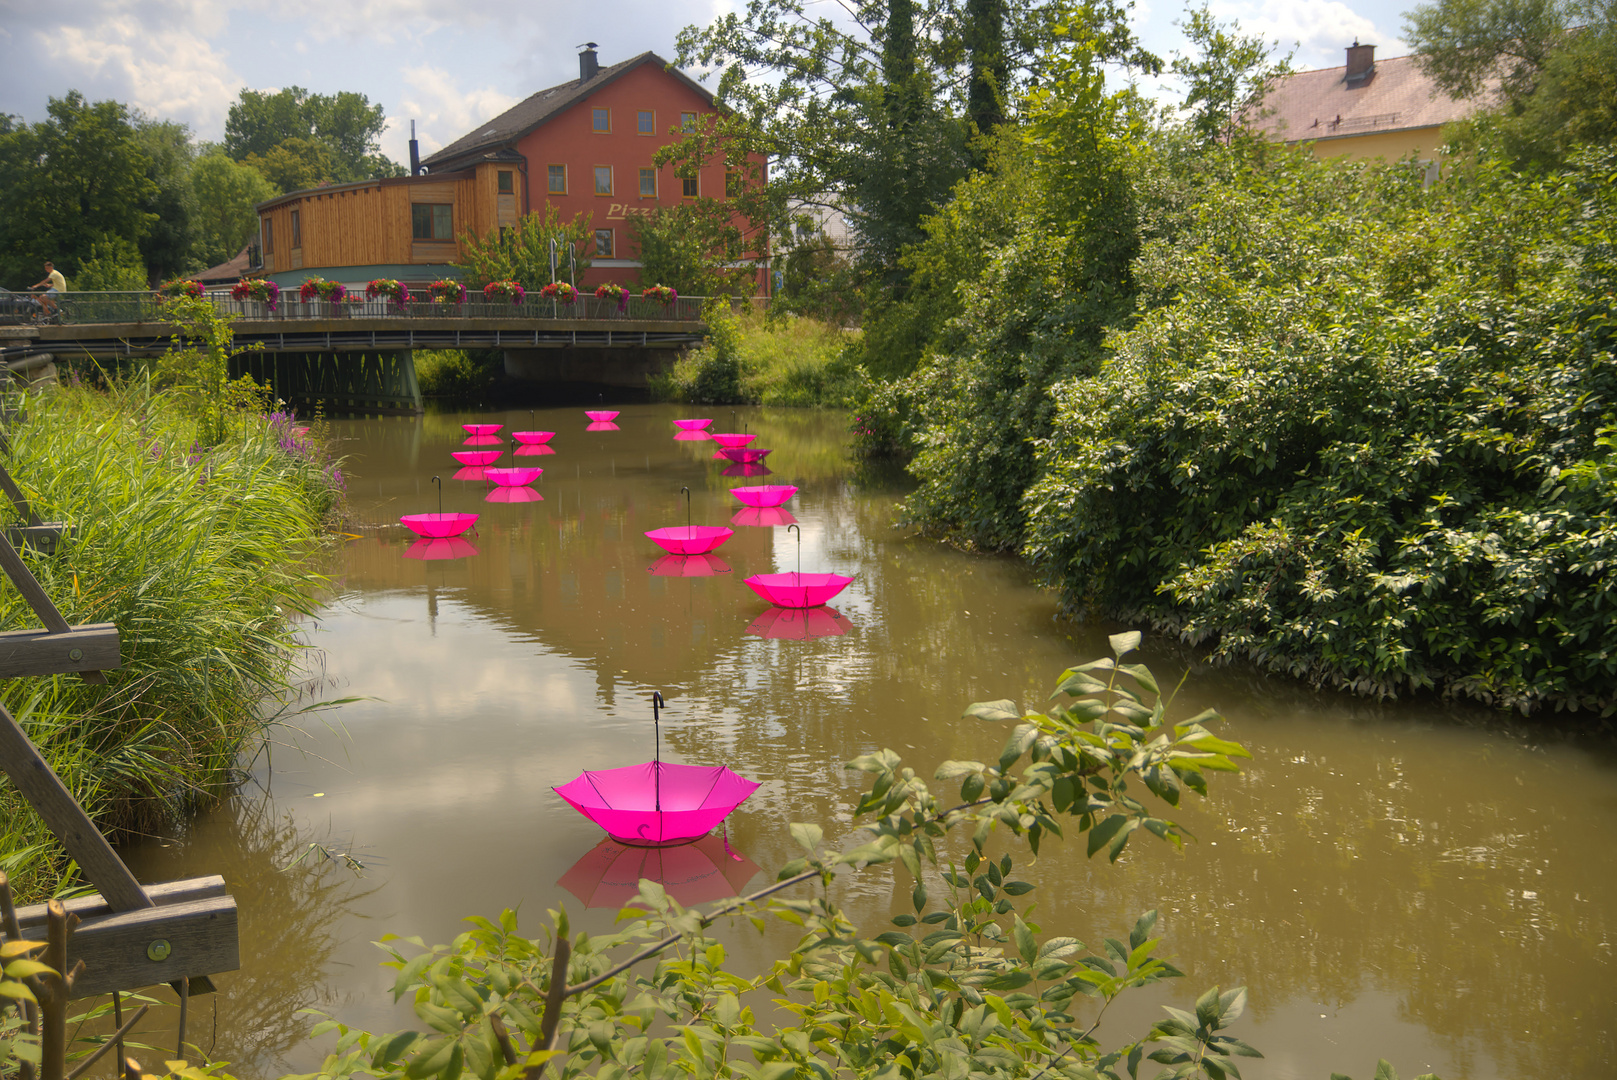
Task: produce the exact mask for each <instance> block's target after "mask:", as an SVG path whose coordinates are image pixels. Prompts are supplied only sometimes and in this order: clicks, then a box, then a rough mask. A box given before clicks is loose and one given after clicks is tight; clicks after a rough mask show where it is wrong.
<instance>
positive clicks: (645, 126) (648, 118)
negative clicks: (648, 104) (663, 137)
mask: <svg viewBox="0 0 1617 1080" xmlns="http://www.w3.org/2000/svg"><path fill="white" fill-rule="evenodd" d="M638 123H639V131H640V134H642V135H655V134H657V116H656V114H655V113H653V112H652V111H651V110H650V109H641V110H640V115H639V117H638Z"/></svg>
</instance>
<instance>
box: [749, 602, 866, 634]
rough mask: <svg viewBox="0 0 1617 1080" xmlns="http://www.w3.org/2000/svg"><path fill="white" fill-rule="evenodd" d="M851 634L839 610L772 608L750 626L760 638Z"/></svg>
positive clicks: (751, 630) (823, 608)
mask: <svg viewBox="0 0 1617 1080" xmlns="http://www.w3.org/2000/svg"><path fill="white" fill-rule="evenodd" d="M847 632H848V620H846V619H844V618H843V617H842V615H841V613H840V612H838V611H837V609H836V608H829V607H811V608H778V607H772V608H770V609H769V610H768V611H766V612H764V613H763V614H762V615H760V616H758V617H757V618H756V619H754V620H752V625H750V626H748V627H747V633H749V634H756V635H757V636H758V637H763V638H792V639H794V640H797V641H806V640H808V639H810V638H822V637H840V636H842V635H843V634H846V633H847Z"/></svg>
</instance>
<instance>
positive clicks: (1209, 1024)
mask: <svg viewBox="0 0 1617 1080" xmlns="http://www.w3.org/2000/svg"><path fill="white" fill-rule="evenodd" d="M1196 1021H1197V1023H1199V1024H1200V1025H1201V1026H1202V1027H1204V1028H1208V1029H1212V1028H1216V1027H1218V987H1216V986H1215V987H1213V988H1212V989H1211V990H1209V991H1207V992H1206V993H1205V994H1203V995H1202V996H1201V997H1199V998H1197V999H1196ZM1393 1080H1397V1078H1396V1077H1394V1078H1393Z"/></svg>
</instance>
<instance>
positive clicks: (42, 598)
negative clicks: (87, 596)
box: [0, 469, 72, 634]
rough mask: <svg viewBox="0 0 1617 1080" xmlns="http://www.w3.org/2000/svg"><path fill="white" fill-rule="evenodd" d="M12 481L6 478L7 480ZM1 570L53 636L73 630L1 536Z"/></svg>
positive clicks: (8, 541)
mask: <svg viewBox="0 0 1617 1080" xmlns="http://www.w3.org/2000/svg"><path fill="white" fill-rule="evenodd" d="M3 472H4V470H3V469H0V473H3ZM10 479H11V478H10V477H6V480H8V481H9V480H10ZM0 486H3V485H0ZM19 497H20V493H19ZM33 524H35V525H37V524H39V521H38V520H37V519H36V520H35V521H34V522H33ZM0 570H3V571H5V575H6V577H8V578H10V579H11V583H12V584H13V585H15V586H16V587H17V591H18V592H20V593H22V598H23V599H24V600H26V601H28V606H29V607H31V608H33V609H34V614H35V615H38V616H39V621H40V622H42V623H44V624H45V629H47V630H49V631H50V632H51V633H53V634H65V633H67V632H68V631H69V630H71V629H72V627H70V626H68V625H67V620H66V619H64V618H62V613H61V612H60V611H57V610H56V605H55V604H53V603H51V598H50V597H48V596H46V595H45V590H44V589H43V588H41V587H40V584H39V582H38V581H36V580H34V575H33V574H32V573H31V572H30V571H29V569H28V567H27V566H25V565H23V561H22V557H21V556H20V555H18V554H17V549H16V548H14V547H12V546H11V541H10V540H7V539H6V538H5V537H4V536H0Z"/></svg>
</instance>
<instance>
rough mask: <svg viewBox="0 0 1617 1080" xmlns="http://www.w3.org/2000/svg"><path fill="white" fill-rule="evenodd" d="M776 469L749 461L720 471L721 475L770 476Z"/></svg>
mask: <svg viewBox="0 0 1617 1080" xmlns="http://www.w3.org/2000/svg"><path fill="white" fill-rule="evenodd" d="M774 471H775V470H773V469H771V468H770V467H769V466H767V465H760V464H757V463H755V462H748V463H746V464H741V465H731V466H730V467H729V468H727V469H724V470H722V471H721V472H720V473H719V475H720V476H770V475H773V473H774Z"/></svg>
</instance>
